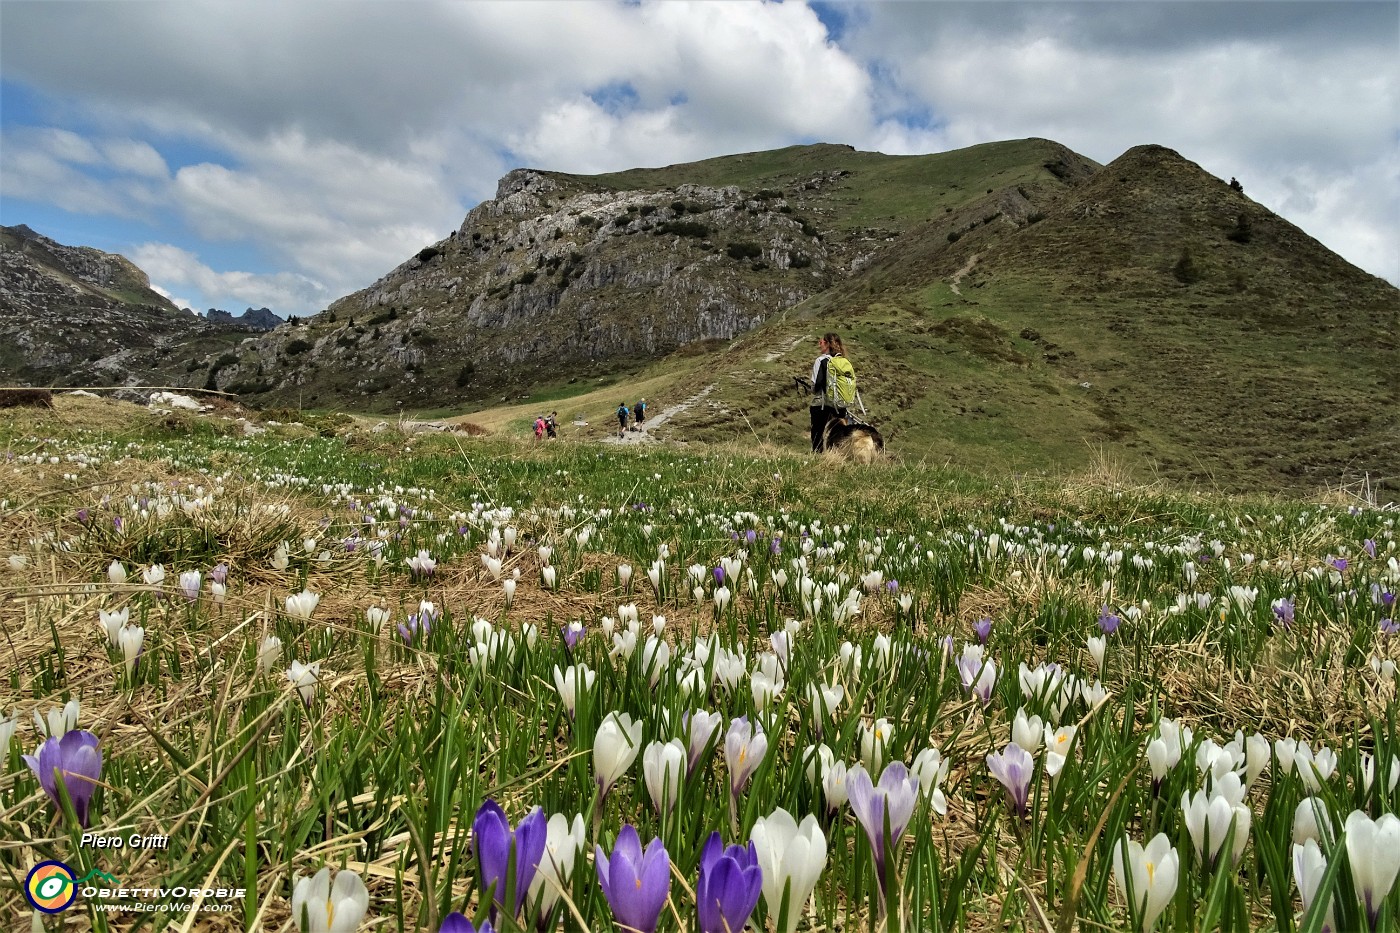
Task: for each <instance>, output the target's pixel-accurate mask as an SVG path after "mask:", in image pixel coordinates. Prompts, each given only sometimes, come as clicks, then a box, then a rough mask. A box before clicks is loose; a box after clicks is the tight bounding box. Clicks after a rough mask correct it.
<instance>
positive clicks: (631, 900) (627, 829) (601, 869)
mask: <svg viewBox="0 0 1400 933" xmlns="http://www.w3.org/2000/svg"><path fill="white" fill-rule="evenodd" d="M593 865H594V868H595V869H596V870H597V872H598V885H599V887H601V888H602V889H603V896H604V897H605V898H607V901H608V906H609V907H611V908H612V912H613V917H614V918H615V919H616V920H617V922H618V923H619V924H621V925H622V926H624V927H627V928H629V929H632V930H637V931H639V933H654V931H655V930H656V922H657V920H659V919H660V917H661V908H662V907H664V906H666V898H667V897H668V896H669V895H670V893H671V859H670V856H669V855H667V854H666V847H665V846H663V845H662V844H661V840H660V839H653V840H652V841H651V842H649V843H647V847H646V850H645V851H643V850H642V841H641V839H640V838H639V837H638V836H637V830H636V828H635V827H634V826H632V824H631V823H628V824H626V825H625V826H623V827H622V831H621V832H619V833H618V834H617V844H616V845H614V846H613V850H612V855H611V856H609V855H607V854H605V853H604V852H603V847H602V846H596V847H595V850H594V862H593Z"/></svg>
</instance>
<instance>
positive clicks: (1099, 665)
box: [1088, 635, 1108, 674]
mask: <svg viewBox="0 0 1400 933" xmlns="http://www.w3.org/2000/svg"><path fill="white" fill-rule="evenodd" d="M1088 646H1089V656H1090V657H1091V658H1093V659H1094V669H1095V670H1097V671H1098V672H1099V673H1100V674H1102V673H1103V657H1104V652H1105V651H1106V650H1107V649H1108V639H1107V638H1105V637H1103V636H1102V635H1095V636H1092V637H1091V638H1089V640H1088Z"/></svg>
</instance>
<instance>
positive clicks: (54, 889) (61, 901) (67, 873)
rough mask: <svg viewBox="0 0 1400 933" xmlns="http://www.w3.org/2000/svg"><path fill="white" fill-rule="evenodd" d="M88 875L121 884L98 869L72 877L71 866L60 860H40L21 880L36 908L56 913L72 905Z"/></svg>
mask: <svg viewBox="0 0 1400 933" xmlns="http://www.w3.org/2000/svg"><path fill="white" fill-rule="evenodd" d="M91 878H97V879H98V880H99V881H107V882H111V883H112V884H121V882H120V881H118V880H117V879H116V878H114V877H112V876H111V875H109V874H107V873H106V872H105V871H101V870H100V869H97V868H94V869H93V870H92V871H90V872H88V873H87V874H86V875H83V877H81V878H75V877H74V876H73V869H71V868H69V867H68V866H67V865H66V864H64V863H63V862H58V861H49V862H40V863H39V864H38V865H35V866H34V867H33V868H31V869H30V870H29V874H28V875H27V876H26V877H25V879H24V896H25V899H26V900H28V901H29V903H30V904H32V905H33V906H34V908H35V909H36V910H41V911H43V912H44V913H46V914H56V913H59V912H60V911H64V910H67V909H68V908H69V907H71V906H73V901H74V900H76V899H77V897H78V888H79V887H81V886H82V885H83V884H84V883H86V882H87V881H88V880H89V879H91Z"/></svg>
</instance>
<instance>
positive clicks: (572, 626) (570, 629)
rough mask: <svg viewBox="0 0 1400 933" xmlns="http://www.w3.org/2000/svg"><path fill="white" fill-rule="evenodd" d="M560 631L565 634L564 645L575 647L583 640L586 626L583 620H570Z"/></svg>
mask: <svg viewBox="0 0 1400 933" xmlns="http://www.w3.org/2000/svg"><path fill="white" fill-rule="evenodd" d="M560 631H561V632H562V633H563V635H564V647H566V648H569V649H573V648H575V647H577V646H578V643H579V642H580V641H583V635H584V628H583V623H582V622H578V621H574V622H570V623H569V624H568V625H566V626H564V627H563V628H562V629H560Z"/></svg>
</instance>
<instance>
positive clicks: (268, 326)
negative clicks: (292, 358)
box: [204, 308, 284, 332]
mask: <svg viewBox="0 0 1400 933" xmlns="http://www.w3.org/2000/svg"><path fill="white" fill-rule="evenodd" d="M204 319H205V320H206V321H210V322H212V323H214V324H219V325H222V326H225V327H233V328H237V329H239V330H250V331H258V332H266V331H269V330H272V329H273V328H274V327H276V326H277V325H278V324H282V323H284V322H283V320H282V319H281V318H280V317H278V316H277V315H275V314H273V313H272V311H271V309H269V308H249V309H247V310H246V311H244V312H243V313H242V314H240V315H238V317H234V316H233V315H232V314H230V313H229V312H227V311H223V310H221V309H219V308H210V309H209V310H208V311H206V312H204Z"/></svg>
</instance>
